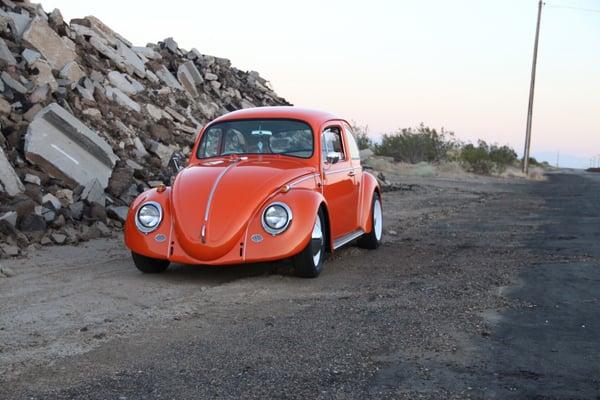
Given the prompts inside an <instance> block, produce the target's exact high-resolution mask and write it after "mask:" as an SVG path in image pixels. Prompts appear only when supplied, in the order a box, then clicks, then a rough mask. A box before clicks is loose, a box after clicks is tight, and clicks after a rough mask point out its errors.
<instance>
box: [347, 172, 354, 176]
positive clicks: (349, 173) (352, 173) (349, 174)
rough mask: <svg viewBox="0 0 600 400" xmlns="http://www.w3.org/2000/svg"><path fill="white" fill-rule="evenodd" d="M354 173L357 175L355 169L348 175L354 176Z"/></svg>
mask: <svg viewBox="0 0 600 400" xmlns="http://www.w3.org/2000/svg"><path fill="white" fill-rule="evenodd" d="M354 175H356V172H354V171H350V172H348V176H354Z"/></svg>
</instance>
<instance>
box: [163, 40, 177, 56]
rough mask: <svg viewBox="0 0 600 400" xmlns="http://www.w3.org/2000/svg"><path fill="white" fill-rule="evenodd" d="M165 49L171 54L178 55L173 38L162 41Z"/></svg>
mask: <svg viewBox="0 0 600 400" xmlns="http://www.w3.org/2000/svg"><path fill="white" fill-rule="evenodd" d="M163 44H164V46H165V48H167V49H168V50H169V51H170V52H171V53H173V54H179V51H178V50H179V45H178V44H177V42H176V41H175V40H174V39H173V38H166V39H165V40H164V41H163Z"/></svg>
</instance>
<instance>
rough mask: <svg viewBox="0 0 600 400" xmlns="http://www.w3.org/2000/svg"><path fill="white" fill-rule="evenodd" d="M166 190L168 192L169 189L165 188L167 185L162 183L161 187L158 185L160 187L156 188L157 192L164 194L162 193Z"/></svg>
mask: <svg viewBox="0 0 600 400" xmlns="http://www.w3.org/2000/svg"><path fill="white" fill-rule="evenodd" d="M165 190H167V187H166V186H165V184H164V183H161V184H160V185H158V186H157V187H156V191H157V192H158V193H162V192H164V191H165Z"/></svg>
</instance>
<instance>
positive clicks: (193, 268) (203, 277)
mask: <svg viewBox="0 0 600 400" xmlns="http://www.w3.org/2000/svg"><path fill="white" fill-rule="evenodd" d="M270 275H280V276H293V268H292V266H291V263H290V262H289V261H279V262H270V263H256V264H238V265H225V266H211V265H184V264H171V265H170V266H169V268H168V269H167V270H166V271H165V272H163V273H162V274H157V275H145V276H148V277H152V278H155V279H159V280H162V281H164V282H167V283H179V282H182V283H183V282H185V283H190V282H195V283H200V284H209V285H210V284H224V283H229V282H233V281H237V280H240V279H247V278H256V277H264V276H270Z"/></svg>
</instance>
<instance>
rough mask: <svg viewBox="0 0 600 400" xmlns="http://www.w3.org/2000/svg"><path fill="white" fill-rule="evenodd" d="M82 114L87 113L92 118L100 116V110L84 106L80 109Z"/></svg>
mask: <svg viewBox="0 0 600 400" xmlns="http://www.w3.org/2000/svg"><path fill="white" fill-rule="evenodd" d="M82 113H83V115H87V116H88V117H92V118H102V112H101V111H100V110H98V109H97V108H86V109H85V110H83V111H82Z"/></svg>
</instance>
